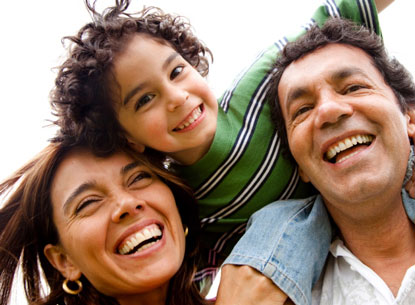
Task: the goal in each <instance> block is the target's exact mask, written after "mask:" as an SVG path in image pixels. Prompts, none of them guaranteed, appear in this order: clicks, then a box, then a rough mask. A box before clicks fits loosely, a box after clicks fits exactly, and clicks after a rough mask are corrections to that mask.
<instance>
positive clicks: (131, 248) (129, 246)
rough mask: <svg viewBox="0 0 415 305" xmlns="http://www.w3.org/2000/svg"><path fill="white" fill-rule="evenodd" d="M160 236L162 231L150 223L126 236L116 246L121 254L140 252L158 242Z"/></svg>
mask: <svg viewBox="0 0 415 305" xmlns="http://www.w3.org/2000/svg"><path fill="white" fill-rule="evenodd" d="M162 237H163V233H162V231H161V229H160V228H159V226H158V225H156V224H152V225H149V226H147V227H145V228H143V229H141V230H140V231H138V232H136V233H134V234H132V235H130V236H129V237H127V238H126V239H125V240H124V241H123V242H122V243H121V244H120V245H119V246H118V250H117V251H118V253H119V254H122V255H130V254H133V253H136V252H140V251H143V250H145V249H147V248H149V247H151V246H152V245H154V244H155V243H157V242H159V241H160V240H161V238H162Z"/></svg>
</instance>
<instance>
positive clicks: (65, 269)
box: [43, 244, 82, 281]
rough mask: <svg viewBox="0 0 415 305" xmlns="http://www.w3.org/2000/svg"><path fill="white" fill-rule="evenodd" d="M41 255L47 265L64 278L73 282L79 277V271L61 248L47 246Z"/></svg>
mask: <svg viewBox="0 0 415 305" xmlns="http://www.w3.org/2000/svg"><path fill="white" fill-rule="evenodd" d="M43 253H44V254H45V256H46V258H47V259H48V261H49V263H51V265H52V266H53V267H54V268H55V269H56V270H58V271H59V272H60V273H61V274H62V275H63V277H64V278H66V279H68V280H70V281H75V280H77V279H79V278H80V277H81V275H82V273H81V271H80V270H79V268H78V267H77V266H76V265H74V264H73V262H72V261H71V259H70V257H69V256H68V255H67V254H66V253H65V252H64V251H63V249H62V247H61V246H58V245H51V244H48V245H46V246H45V248H44V249H43Z"/></svg>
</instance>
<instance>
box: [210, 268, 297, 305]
mask: <svg viewBox="0 0 415 305" xmlns="http://www.w3.org/2000/svg"><path fill="white" fill-rule="evenodd" d="M221 272H222V276H221V281H220V285H219V290H218V295H217V298H216V303H215V305H283V304H293V303H291V302H290V303H285V302H286V301H287V295H285V293H284V292H282V291H281V290H280V289H279V288H278V287H277V286H276V285H275V284H274V283H273V282H272V281H271V280H270V279H269V278H267V277H265V276H264V275H262V274H261V273H259V272H258V271H256V270H255V269H253V268H251V267H249V266H235V265H225V266H223V267H222V271H221ZM287 302H288V301H287Z"/></svg>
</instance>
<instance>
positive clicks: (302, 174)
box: [298, 167, 310, 183]
mask: <svg viewBox="0 0 415 305" xmlns="http://www.w3.org/2000/svg"><path fill="white" fill-rule="evenodd" d="M298 173H299V174H300V178H301V180H303V182H305V183H308V182H310V178H308V176H307V175H306V174H305V173H304V172H303V170H302V169H301V168H300V167H298Z"/></svg>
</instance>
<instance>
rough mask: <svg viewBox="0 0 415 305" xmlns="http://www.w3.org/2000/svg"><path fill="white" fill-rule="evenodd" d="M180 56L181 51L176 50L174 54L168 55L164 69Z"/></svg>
mask: <svg viewBox="0 0 415 305" xmlns="http://www.w3.org/2000/svg"><path fill="white" fill-rule="evenodd" d="M178 56H179V53H177V52H174V53H173V54H170V56H169V57H167V59H166V60H165V61H164V63H163V66H162V69H163V70H166V69H167V66H168V65H170V64H171V62H172V61H173V60H174V59H175V58H176V57H178Z"/></svg>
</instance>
